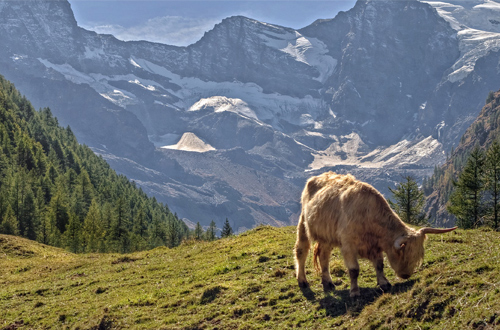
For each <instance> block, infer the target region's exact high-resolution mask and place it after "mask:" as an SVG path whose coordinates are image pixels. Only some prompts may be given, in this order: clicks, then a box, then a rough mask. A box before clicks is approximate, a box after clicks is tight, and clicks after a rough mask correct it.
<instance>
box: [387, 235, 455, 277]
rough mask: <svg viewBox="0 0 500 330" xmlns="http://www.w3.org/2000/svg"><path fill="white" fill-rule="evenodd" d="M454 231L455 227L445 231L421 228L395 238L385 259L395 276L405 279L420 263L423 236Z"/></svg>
mask: <svg viewBox="0 0 500 330" xmlns="http://www.w3.org/2000/svg"><path fill="white" fill-rule="evenodd" d="M455 229H457V227H454V228H447V229H437V228H422V229H420V230H419V231H416V232H413V233H411V234H409V235H404V236H400V237H398V238H396V240H395V241H394V244H393V247H392V249H390V251H387V258H388V259H389V263H390V264H391V267H392V269H394V271H395V272H396V275H398V276H399V277H401V278H402V279H407V278H409V277H410V276H411V275H412V274H413V272H414V271H415V268H417V266H419V265H420V264H421V263H422V260H423V259H424V241H425V234H443V233H447V232H449V231H452V230H455Z"/></svg>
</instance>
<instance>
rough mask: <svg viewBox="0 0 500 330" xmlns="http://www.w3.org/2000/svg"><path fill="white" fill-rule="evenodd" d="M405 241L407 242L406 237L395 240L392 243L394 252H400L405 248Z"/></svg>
mask: <svg viewBox="0 0 500 330" xmlns="http://www.w3.org/2000/svg"><path fill="white" fill-rule="evenodd" d="M406 241H408V237H406V236H401V237H398V238H396V240H395V241H394V248H395V249H396V250H401V249H402V248H404V247H405V245H406Z"/></svg>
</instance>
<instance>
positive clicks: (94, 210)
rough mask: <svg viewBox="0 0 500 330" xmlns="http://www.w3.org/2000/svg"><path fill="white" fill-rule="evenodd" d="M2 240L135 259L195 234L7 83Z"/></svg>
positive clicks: (0, 129)
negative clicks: (29, 241) (9, 237)
mask: <svg viewBox="0 0 500 330" xmlns="http://www.w3.org/2000/svg"><path fill="white" fill-rule="evenodd" d="M0 233H3V234H12V235H20V236H23V237H26V238H29V239H32V240H37V241H39V242H42V243H44V244H50V245H53V246H58V247H64V248H67V249H69V250H71V251H72V252H110V251H113V252H131V251H138V250H145V249H148V248H153V247H156V246H159V245H168V246H175V245H178V244H179V243H180V241H181V240H182V239H183V237H185V236H187V233H188V228H187V226H186V225H185V224H184V223H183V222H182V221H180V220H179V219H178V218H177V216H175V215H174V214H173V213H172V212H171V211H170V209H169V208H168V207H167V206H166V205H163V204H161V203H158V201H157V200H156V199H154V198H150V197H148V196H147V195H146V194H145V193H144V192H143V191H142V190H141V189H140V188H138V187H137V186H136V184H135V183H133V182H130V181H129V180H128V179H127V178H126V177H125V176H123V175H118V174H117V173H116V172H115V171H114V170H113V169H111V168H110V166H109V165H108V164H107V163H106V161H104V159H102V157H99V156H97V155H96V154H94V152H93V151H92V150H91V149H90V148H89V147H87V146H85V145H82V144H79V143H78V140H77V139H76V137H75V135H74V134H73V132H72V130H71V128H70V127H69V126H68V127H67V128H62V127H60V126H59V122H58V120H57V118H55V117H54V116H52V112H51V111H50V109H49V108H43V109H41V110H40V111H35V109H34V108H33V106H32V105H31V103H30V102H29V101H28V100H27V99H26V97H24V96H22V95H21V94H20V93H19V91H18V90H17V89H16V88H15V87H14V85H12V84H11V83H10V82H8V81H7V80H5V79H4V78H3V77H2V76H0Z"/></svg>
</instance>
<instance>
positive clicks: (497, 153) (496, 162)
mask: <svg viewBox="0 0 500 330" xmlns="http://www.w3.org/2000/svg"><path fill="white" fill-rule="evenodd" d="M485 172H486V189H487V191H488V192H489V193H490V195H491V203H490V204H491V205H490V207H489V208H488V211H489V212H488V213H490V215H491V217H492V222H493V224H492V225H493V228H494V229H497V228H499V227H498V226H499V224H500V219H499V217H500V214H499V211H500V204H499V202H500V144H499V143H498V142H497V141H493V143H492V144H491V146H490V147H489V148H488V151H487V153H486V171H485Z"/></svg>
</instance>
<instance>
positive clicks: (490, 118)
mask: <svg viewBox="0 0 500 330" xmlns="http://www.w3.org/2000/svg"><path fill="white" fill-rule="evenodd" d="M499 139H500V91H498V92H496V93H493V92H491V93H490V94H489V96H488V98H487V99H486V104H485V105H484V107H483V108H482V110H481V112H480V113H479V116H478V117H477V118H476V119H475V120H474V122H473V123H472V124H471V125H470V126H469V128H468V129H467V131H466V132H465V133H464V135H463V136H462V138H461V139H460V143H459V144H458V146H457V147H456V149H454V150H453V151H452V154H451V155H450V157H449V158H448V159H447V161H446V163H445V164H444V165H443V166H441V167H436V168H435V170H434V174H433V176H432V177H431V178H430V179H429V180H428V181H426V182H425V183H424V190H426V193H427V194H428V197H427V206H426V209H427V213H428V215H429V216H430V218H431V219H433V218H435V219H437V223H440V224H443V225H452V224H451V223H448V222H450V221H451V220H450V215H449V214H448V212H447V211H446V203H447V202H448V199H449V197H450V193H451V191H452V189H453V184H452V182H453V180H457V177H458V173H459V172H460V171H461V170H462V169H463V166H464V165H465V162H466V160H467V157H468V156H469V154H470V152H471V151H472V149H473V148H474V147H475V146H476V145H477V146H479V147H480V148H481V149H482V150H486V149H487V148H488V147H489V146H490V145H491V144H492V143H493V141H495V140H497V141H498V140H499Z"/></svg>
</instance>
